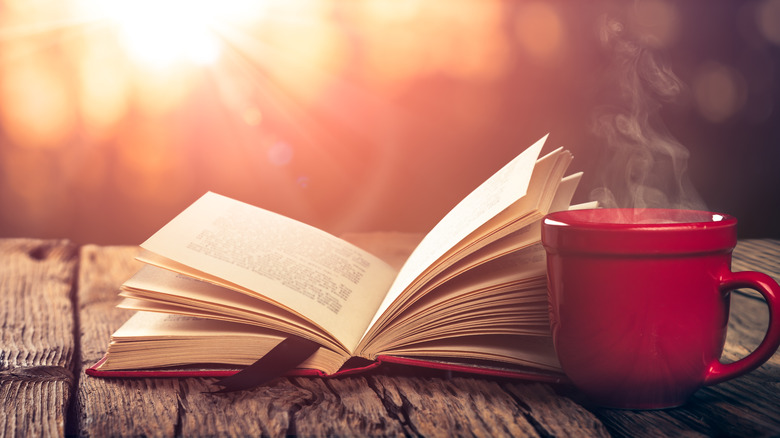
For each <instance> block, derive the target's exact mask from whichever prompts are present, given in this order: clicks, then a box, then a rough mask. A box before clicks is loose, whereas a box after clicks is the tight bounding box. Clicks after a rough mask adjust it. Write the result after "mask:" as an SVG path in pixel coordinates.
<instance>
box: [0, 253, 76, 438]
mask: <svg viewBox="0 0 780 438" xmlns="http://www.w3.org/2000/svg"><path fill="white" fill-rule="evenodd" d="M77 250H78V249H77V247H76V246H75V245H73V244H72V243H70V242H68V241H64V240H63V241H49V240H36V239H3V240H0V327H2V329H1V330H0V436H63V435H64V434H65V418H66V412H67V408H68V403H69V402H70V398H71V388H72V386H73V381H74V377H73V373H72V367H73V357H74V355H75V352H76V350H77V346H76V343H75V341H74V336H73V335H74V326H75V324H74V311H73V306H72V304H71V295H72V294H73V293H74V291H75V287H74V285H75V279H76V266H77V261H78V260H77Z"/></svg>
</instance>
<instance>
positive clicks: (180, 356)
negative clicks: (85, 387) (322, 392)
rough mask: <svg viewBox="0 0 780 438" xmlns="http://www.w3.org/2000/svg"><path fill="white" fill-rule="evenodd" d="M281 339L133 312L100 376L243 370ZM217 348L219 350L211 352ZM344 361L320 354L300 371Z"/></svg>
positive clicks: (329, 368)
mask: <svg viewBox="0 0 780 438" xmlns="http://www.w3.org/2000/svg"><path fill="white" fill-rule="evenodd" d="M284 339H285V334H284V333H279V332H276V331H273V330H268V329H263V328H259V327H253V326H249V325H245V324H235V323H230V322H224V321H216V320H212V319H204V318H196V317H191V316H184V315H168V314H164V313H151V312H136V313H135V314H134V315H133V316H132V317H131V318H130V319H129V320H127V322H125V324H124V325H122V326H121V327H120V328H119V329H118V330H117V331H116V332H114V334H113V335H112V336H111V344H109V346H108V352H107V355H106V360H105V361H104V362H102V364H101V365H100V366H99V367H98V369H100V370H102V371H106V370H122V369H125V370H126V369H144V368H157V367H170V366H192V365H193V364H205V363H211V364H225V365H227V364H231V365H238V366H247V365H251V364H252V363H254V362H255V361H256V360H257V358H258V357H262V356H264V355H265V354H266V353H267V352H269V351H270V350H271V349H272V348H274V347H275V346H276V345H277V344H279V343H280V342H281V341H282V340H284ZM215 345H219V348H214V346H215ZM347 358H348V357H345V356H343V355H339V354H338V353H336V352H333V351H331V350H328V349H326V348H320V349H319V350H317V352H316V353H314V354H313V355H312V356H311V357H309V358H308V359H307V360H306V361H305V362H304V363H302V364H301V368H312V369H319V370H322V371H325V372H327V373H333V372H336V371H337V370H338V369H339V368H340V367H341V365H342V364H343V363H344V361H345V360H346V359H347Z"/></svg>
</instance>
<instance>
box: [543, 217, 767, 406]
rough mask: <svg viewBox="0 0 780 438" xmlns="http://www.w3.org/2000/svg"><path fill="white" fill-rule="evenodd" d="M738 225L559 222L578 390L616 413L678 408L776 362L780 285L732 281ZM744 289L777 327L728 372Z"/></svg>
mask: <svg viewBox="0 0 780 438" xmlns="http://www.w3.org/2000/svg"><path fill="white" fill-rule="evenodd" d="M736 225H737V221H736V219H735V218H733V217H731V216H728V215H723V214H717V213H710V212H704V211H692V210H666V209H637V210H632V209H607V208H605V209H593V210H570V211H561V212H556V213H551V214H549V215H547V216H546V217H545V219H544V221H543V223H542V243H543V245H544V247H545V250H546V252H547V274H548V288H549V305H550V323H551V329H552V334H553V342H554V345H555V349H556V352H557V354H558V358H559V360H560V363H561V367H562V368H563V371H564V372H565V373H566V375H567V376H568V377H569V378H570V379H571V381H572V383H573V384H574V386H576V387H577V388H578V389H580V390H581V391H582V393H583V394H584V395H585V396H586V397H588V398H589V399H590V400H591V401H592V402H594V403H596V404H598V405H601V406H605V407H615V408H626V409H658V408H667V407H674V406H679V405H681V404H684V403H685V402H686V400H687V399H688V398H689V397H690V396H691V395H692V394H693V393H694V392H695V391H696V390H698V389H699V388H701V387H702V386H704V385H712V384H715V383H719V382H723V381H725V380H728V379H732V378H734V377H737V376H739V375H742V374H744V373H747V372H749V371H751V370H753V369H755V368H757V367H759V366H760V365H761V364H763V363H764V362H765V361H766V360H768V359H769V358H770V357H771V356H772V355H773V354H774V353H775V351H776V350H777V348H778V346H779V345H780V286H778V284H777V283H776V282H775V281H774V280H773V279H772V278H771V277H769V276H768V275H765V274H762V273H759V272H731V253H732V250H733V249H734V247H735V246H736V243H737V237H736V236H737V234H736ZM738 288H750V289H754V290H756V291H758V292H760V293H761V294H762V295H763V296H764V298H765V299H766V302H767V305H768V306H769V321H770V322H769V327H768V329H767V333H766V336H765V337H764V339H763V341H762V342H761V344H760V345H759V346H758V347H757V348H756V349H755V350H754V351H753V352H752V353H750V354H749V355H748V356H746V357H744V358H742V359H740V360H738V361H736V362H733V363H729V364H724V363H722V362H720V356H721V353H722V351H723V345H724V343H725V340H726V328H727V325H728V317H729V303H730V298H731V295H730V292H731V291H732V290H734V289H738Z"/></svg>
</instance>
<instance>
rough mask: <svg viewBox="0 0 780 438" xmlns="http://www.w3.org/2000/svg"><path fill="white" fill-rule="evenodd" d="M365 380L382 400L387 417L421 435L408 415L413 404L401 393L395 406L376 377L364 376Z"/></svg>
mask: <svg viewBox="0 0 780 438" xmlns="http://www.w3.org/2000/svg"><path fill="white" fill-rule="evenodd" d="M366 382H367V383H368V387H369V388H370V389H371V390H372V391H374V393H375V394H376V396H377V398H378V399H379V401H380V402H382V406H384V408H385V412H386V413H387V416H388V417H390V418H392V419H394V420H395V421H397V422H398V423H399V424H400V425H401V426H402V427H403V428H404V429H408V430H411V431H412V432H413V433H414V434H415V435H418V436H419V435H421V434H420V431H419V430H417V428H416V427H415V425H414V423H413V422H412V420H411V418H410V417H409V409H411V408H413V406H412V404H411V403H410V402H409V400H408V399H407V398H406V397H404V395H403V394H399V396H400V397H401V405H400V406H397V405H396V404H395V403H393V400H392V397H390V396H389V394H388V393H387V391H386V390H384V389H380V388H379V386H380V385H379V384H378V380H377V379H376V377H368V378H366Z"/></svg>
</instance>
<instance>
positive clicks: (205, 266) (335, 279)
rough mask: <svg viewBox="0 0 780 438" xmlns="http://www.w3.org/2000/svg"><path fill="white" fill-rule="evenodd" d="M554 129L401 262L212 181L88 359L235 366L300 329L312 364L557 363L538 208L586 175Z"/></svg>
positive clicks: (158, 369)
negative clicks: (550, 140)
mask: <svg viewBox="0 0 780 438" xmlns="http://www.w3.org/2000/svg"><path fill="white" fill-rule="evenodd" d="M545 140H546V136H545V137H544V138H542V139H541V140H539V141H538V142H536V143H535V144H534V145H532V146H531V147H529V148H528V149H527V150H525V151H524V152H523V153H522V154H520V155H519V156H518V157H516V158H515V159H514V160H512V161H511V162H510V163H508V164H507V165H506V166H504V167H503V168H502V169H501V170H499V171H498V172H497V173H496V174H494V175H493V176H492V177H490V178H489V179H488V180H487V181H485V182H484V183H483V184H481V185H480V186H479V187H478V188H477V189H476V190H474V191H473V192H472V193H471V194H469V195H468V196H467V197H466V198H464V199H463V200H462V201H461V202H460V203H459V204H458V205H457V206H456V207H455V208H453V209H452V210H451V211H450V212H449V213H448V214H447V215H446V216H445V217H444V218H443V219H442V220H441V221H440V222H439V223H438V224H437V225H436V226H435V227H434V228H433V229H432V230H431V231H430V232H429V233H428V234H427V235H426V236H425V237H424V238H423V240H422V241H421V242H420V244H419V245H418V246H417V248H416V249H415V250H414V251H413V252H412V254H411V255H410V256H409V258H408V260H407V261H406V263H405V264H404V265H403V266H402V267H401V268H400V270H398V271H397V270H396V269H394V268H392V267H391V266H390V265H388V264H386V263H385V262H383V261H382V260H380V259H379V258H377V257H375V256H373V255H372V254H369V253H368V252H366V251H363V250H361V249H360V248H358V247H356V246H353V245H352V244H350V243H348V242H346V241H344V240H341V239H339V238H337V237H335V236H333V235H330V234H328V233H326V232H324V231H321V230H319V229H316V228H314V227H311V226H309V225H306V224H303V223H301V222H298V221H295V220H293V219H290V218H287V217H284V216H281V215H279V214H276V213H272V212H270V211H267V210H263V209H261V208H257V207H253V206H250V205H247V204H245V203H242V202H239V201H236V200H233V199H230V198H227V197H224V196H220V195H217V194H214V193H207V194H205V195H204V196H203V197H202V198H200V199H199V200H197V201H196V202H195V203H194V204H192V205H191V206H190V207H188V208H187V209H186V210H184V211H183V212H182V213H180V214H179V215H178V216H177V217H175V218H174V219H173V220H172V221H171V222H169V223H168V224H167V225H165V226H164V227H163V228H162V229H160V230H159V231H158V232H157V233H155V234H154V235H153V236H152V237H151V238H149V239H148V240H147V241H146V242H144V243H143V244H142V245H141V247H142V248H143V249H144V250H145V251H144V252H143V253H142V255H141V256H139V260H141V261H142V262H144V263H145V265H144V267H143V268H142V269H141V270H140V271H139V272H138V273H137V274H135V275H134V276H133V277H132V278H130V279H129V280H128V281H127V282H125V283H124V284H123V285H122V287H121V292H120V295H121V296H122V297H123V301H122V302H121V303H120V304H119V306H120V307H123V308H128V309H135V310H137V311H138V312H137V313H136V314H135V315H134V316H133V317H131V318H130V319H129V320H128V321H127V322H126V323H125V324H124V325H123V326H122V327H121V328H119V329H118V330H117V331H116V332H115V333H114V334H113V335H112V337H111V342H110V344H109V346H108V351H107V353H106V355H105V357H104V358H103V359H102V360H101V361H100V362H98V363H97V364H96V365H95V366H93V367H92V368H90V370H89V371H88V373H89V374H91V375H97V376H142V375H144V373H150V374H155V373H156V374H157V375H165V372H170V373H174V374H177V375H226V374H220V373H224V372H226V373H230V372H235V371H230V370H231V369H233V370H237V369H240V368H242V367H245V366H247V365H250V364H252V363H253V362H255V361H256V360H257V359H258V358H259V357H262V356H263V355H264V354H265V353H267V352H268V351H270V350H271V349H272V348H274V347H275V346H276V345H277V344H279V343H280V342H281V341H282V340H284V339H285V337H286V336H288V335H295V336H298V337H301V338H305V339H309V340H313V341H315V342H316V343H318V344H319V345H320V348H319V349H317V351H316V352H315V353H314V354H312V355H311V356H310V357H309V358H308V359H306V360H305V361H304V362H303V363H302V364H301V365H300V369H301V373H302V374H306V373H307V372H308V373H311V372H314V373H319V374H322V375H333V374H338V373H345V372H349V371H350V365H349V364H354V363H355V361H354V360H351V359H355V358H362V359H364V360H363V361H362V362H361V363H362V364H366V363H379V362H381V361H387V362H399V363H407V364H418V365H422V366H430V367H440V368H450V369H458V370H473V371H475V372H481V373H487V374H498V375H517V376H530V377H532V378H533V377H534V376H536V377H538V378H540V379H544V378H545V376H547V377H550V378H552V379H555V378H557V376H560V375H561V371H560V368H559V364H558V361H557V358H556V355H555V351H554V349H553V346H552V341H551V334H550V328H549V321H548V314H547V294H546V277H545V272H546V266H545V253H544V250H543V248H542V247H541V244H540V242H539V241H540V226H541V225H540V222H541V219H542V218H543V216H544V215H545V214H546V213H548V212H549V211H554V210H562V209H567V208H569V204H570V201H571V198H572V195H573V193H574V190H575V189H576V186H577V183H578V182H579V179H580V177H581V174H575V175H571V176H568V177H565V176H564V175H565V171H566V168H567V167H568V165H569V163H570V162H571V159H572V156H571V154H570V153H569V152H567V151H565V150H563V149H557V150H555V151H553V152H551V153H549V154H547V155H545V156H544V157H542V158H539V155H540V153H541V149H542V146H543V144H544V141H545ZM359 362H360V361H359ZM196 364H197V365H196ZM345 364H347V365H345ZM225 370H227V371H225ZM304 370H308V371H304Z"/></svg>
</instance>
